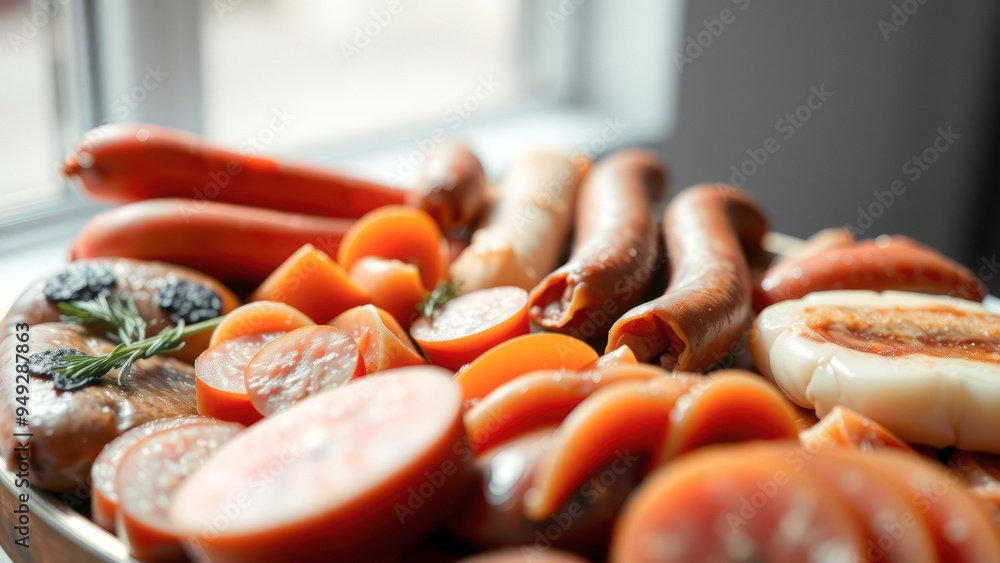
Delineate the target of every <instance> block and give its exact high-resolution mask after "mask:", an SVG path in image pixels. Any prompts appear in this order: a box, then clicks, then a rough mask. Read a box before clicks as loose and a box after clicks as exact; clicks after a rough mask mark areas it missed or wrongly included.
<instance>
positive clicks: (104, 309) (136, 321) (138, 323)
mask: <svg viewBox="0 0 1000 563" xmlns="http://www.w3.org/2000/svg"><path fill="white" fill-rule="evenodd" d="M58 307H59V310H60V311H62V313H63V314H62V315H61V316H60V317H59V319H60V320H61V321H63V322H65V323H75V324H89V323H103V324H109V325H111V326H113V327H115V328H117V329H118V334H117V341H118V342H122V343H124V344H131V343H132V342H135V341H136V340H142V339H144V338H146V327H147V324H146V319H143V318H142V316H141V315H140V314H139V309H138V308H137V307H136V306H135V300H134V299H132V296H126V297H125V299H124V300H120V299H115V300H114V301H108V298H107V297H105V296H104V295H98V296H97V297H96V298H94V299H92V300H90V301H68V302H62V303H59V304H58ZM108 336H109V337H114V336H115V334H113V333H108ZM112 340H115V338H112Z"/></svg>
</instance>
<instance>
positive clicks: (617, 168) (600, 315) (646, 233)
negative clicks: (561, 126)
mask: <svg viewBox="0 0 1000 563" xmlns="http://www.w3.org/2000/svg"><path fill="white" fill-rule="evenodd" d="M665 186H666V172H665V171H664V169H663V166H662V165H661V163H660V161H659V159H658V158H657V157H656V155H655V154H653V153H651V152H649V151H643V150H625V151H620V152H618V153H615V154H613V155H611V156H609V157H607V158H605V159H604V160H602V161H601V162H599V163H598V164H597V165H596V166H595V167H594V170H593V172H592V173H591V174H590V175H589V176H588V177H587V179H586V181H585V182H584V183H583V186H582V187H581V188H580V197H579V200H578V201H577V207H576V223H577V242H576V244H575V247H574V249H573V254H572V256H571V257H570V259H569V262H567V263H566V264H565V265H563V266H562V267H560V268H559V269H558V270H556V271H555V272H553V273H552V274H550V275H548V276H547V277H546V278H545V279H544V280H542V282H541V283H539V284H538V285H537V286H535V288H534V290H532V292H531V299H530V314H531V320H532V321H533V322H534V323H535V324H537V325H539V326H541V327H544V328H546V329H548V330H554V331H558V332H564V333H567V334H573V335H581V334H582V335H583V336H584V337H586V336H588V335H587V334H583V333H584V331H585V330H588V329H589V330H590V332H591V334H593V333H597V332H601V333H603V332H606V331H607V330H608V329H609V328H610V326H611V324H612V323H613V322H614V320H615V318H617V317H618V315H620V314H621V313H622V312H624V311H627V310H628V309H630V308H632V307H633V306H635V305H637V304H638V302H639V300H641V299H642V297H643V295H645V293H646V290H647V289H648V288H649V284H650V281H651V279H652V272H653V270H654V269H656V268H657V267H658V266H659V263H658V261H657V258H658V256H657V240H656V239H657V232H656V230H657V222H656V219H655V217H654V216H653V212H652V207H653V204H654V202H655V199H657V198H658V197H660V196H661V195H662V194H663V192H664V191H665V189H666V188H665ZM588 323H593V324H595V325H596V326H593V327H587V326H586V325H587V324H588Z"/></svg>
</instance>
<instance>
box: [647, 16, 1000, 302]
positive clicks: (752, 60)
mask: <svg viewBox="0 0 1000 563" xmlns="http://www.w3.org/2000/svg"><path fill="white" fill-rule="evenodd" d="M893 4H895V5H897V6H899V7H900V8H902V7H903V4H904V2H902V1H900V0H896V1H895V2H885V1H876V2H829V1H827V2H820V1H803V2H778V1H765V0H750V3H749V5H748V6H747V7H746V9H745V10H743V11H740V9H739V7H740V5H739V4H736V3H735V2H731V1H730V0H717V1H711V2H688V3H687V13H686V17H685V19H686V22H685V31H684V35H685V43H686V39H687V37H693V38H696V34H697V33H698V32H700V31H702V30H705V26H704V24H703V23H702V22H703V20H710V19H716V18H718V17H719V14H720V11H721V10H722V9H724V8H729V9H732V10H733V12H734V14H735V21H734V22H733V23H731V24H728V25H726V26H725V28H724V29H723V31H722V33H721V34H719V36H718V37H716V38H714V39H713V41H712V43H711V45H709V46H708V47H707V48H704V50H703V52H702V53H701V54H700V55H699V56H698V57H697V58H694V60H693V61H692V62H691V63H690V64H685V65H684V66H683V71H682V74H681V95H680V104H679V115H678V126H677V129H676V131H675V133H674V134H673V135H672V137H671V138H670V139H669V140H668V141H667V142H666V143H664V144H663V145H662V146H660V147H658V149H659V150H660V151H661V153H662V154H663V156H664V158H666V159H667V161H668V162H669V163H670V165H671V167H672V169H673V172H674V180H675V184H674V187H675V190H676V189H678V188H679V187H683V186H686V185H689V184H692V183H696V182H700V181H706V180H719V179H722V180H726V181H729V179H730V177H731V175H732V171H731V169H730V166H731V165H737V166H739V165H740V163H741V162H743V161H744V160H746V159H748V158H749V157H748V155H747V153H746V151H747V150H748V149H759V148H760V147H761V146H763V143H764V141H765V140H766V139H767V138H769V137H773V138H775V140H776V141H777V143H778V145H779V146H780V148H779V150H778V151H777V152H776V153H774V154H770V155H768V160H767V162H766V163H765V164H764V165H763V166H761V167H759V170H757V172H756V173H755V174H754V175H753V176H752V177H750V178H749V179H748V180H747V182H746V183H745V187H747V188H748V189H750V190H751V191H753V192H754V193H756V194H757V195H758V196H759V198H760V199H761V200H762V202H763V203H764V205H765V206H766V207H767V209H768V210H769V211H770V212H771V215H772V219H773V223H774V228H775V229H777V230H780V231H783V232H786V233H789V234H793V235H797V236H807V235H809V234H810V233H812V232H814V231H816V230H817V229H818V228H821V227H826V226H842V225H844V224H845V223H851V224H855V225H857V223H858V216H859V212H858V207H869V206H871V205H872V203H873V202H876V201H877V200H876V198H875V196H874V195H873V192H874V191H876V190H878V191H885V190H888V189H889V186H890V183H891V182H892V181H893V180H895V179H902V180H903V181H904V183H905V185H906V186H907V191H906V193H905V194H903V195H902V196H899V197H896V198H895V202H893V204H892V205H890V206H888V209H886V211H885V212H884V214H883V215H882V216H881V217H880V218H878V219H877V220H875V221H874V224H873V225H872V226H871V227H869V228H868V229H867V230H866V232H865V236H875V235H877V234H881V233H905V234H908V235H910V236H912V237H914V238H916V239H918V240H920V241H922V242H925V243H927V244H930V245H932V246H934V247H936V248H939V249H941V250H942V251H943V252H946V253H947V254H949V255H951V256H953V257H955V258H957V259H959V260H960V261H962V262H964V263H966V265H968V266H970V267H972V268H973V270H978V269H979V268H980V267H982V266H983V265H984V264H985V263H988V262H990V260H991V259H995V258H996V255H997V254H1000V237H998V236H997V234H998V231H997V229H996V228H995V227H992V231H991V232H990V233H987V231H988V230H989V229H990V223H987V222H984V221H982V219H981V218H982V217H985V216H986V214H987V213H991V214H992V215H993V216H997V215H998V212H1000V209H997V208H996V206H997V201H996V200H995V199H994V200H993V201H989V198H990V197H993V198H995V197H996V196H995V194H996V191H997V190H996V188H995V184H994V182H993V180H994V179H993V178H990V177H988V176H987V175H986V174H987V172H988V171H992V172H995V171H996V168H995V166H992V170H990V169H989V168H988V166H991V165H992V164H993V163H994V162H995V157H996V156H997V152H996V149H995V147H993V146H992V145H991V143H992V142H993V141H994V139H993V138H994V137H995V133H996V128H995V123H996V121H997V120H996V117H995V116H996V111H995V108H994V105H995V100H996V99H997V96H996V88H995V87H994V86H995V78H996V75H997V73H996V69H997V67H998V64H997V63H998V61H997V57H996V52H997V40H996V39H995V35H996V25H995V24H996V23H997V21H998V15H1000V3H996V2H985V1H984V2H973V1H960V2H946V1H944V0H926V2H925V3H924V4H923V5H920V4H919V3H918V2H916V0H911V2H910V3H909V4H908V5H907V6H906V8H908V9H912V7H913V6H919V8H918V9H917V10H916V12H915V13H913V14H912V15H910V16H909V17H908V20H907V21H906V22H905V23H904V24H903V25H902V26H901V27H900V28H899V30H898V31H891V32H889V36H888V40H885V39H884V38H883V34H882V32H881V31H880V29H879V26H878V20H879V19H883V20H885V21H890V17H891V15H892V10H893V8H892V7H893ZM897 21H899V18H898V17H897ZM890 23H891V21H890ZM703 38H704V37H703ZM820 85H825V86H826V89H827V90H829V91H832V92H833V96H832V97H831V98H830V99H829V100H828V101H827V102H826V103H825V104H824V105H823V106H822V107H821V108H820V109H819V110H817V111H815V112H813V115H812V117H811V118H810V119H809V120H808V121H807V122H805V123H803V125H802V127H801V128H800V129H798V130H796V132H795V134H794V136H792V137H791V138H790V139H789V140H784V139H783V138H782V134H781V133H779V132H777V131H776V130H775V123H776V121H777V120H778V119H780V118H781V117H782V116H784V115H785V114H786V113H789V112H794V111H795V109H796V108H797V107H798V106H800V105H801V104H803V103H805V102H806V100H807V98H808V96H809V93H810V87H811V86H817V87H819V86H820ZM948 126H951V128H952V131H954V132H955V133H958V134H960V135H961V137H960V138H959V139H957V140H956V141H955V143H954V144H953V145H952V146H951V147H950V148H949V150H948V151H947V152H944V153H941V154H940V158H939V159H938V160H937V162H936V163H934V164H933V165H932V166H930V168H929V170H927V171H926V172H925V173H923V175H922V176H921V177H920V178H919V180H917V181H915V182H911V181H910V177H908V176H907V175H906V174H904V172H903V170H902V166H903V164H904V163H905V162H906V161H907V160H908V159H910V158H911V157H912V156H913V155H914V154H919V153H921V152H922V151H923V150H924V149H925V148H927V147H929V146H931V144H932V142H933V141H934V138H935V137H936V135H937V133H936V130H937V129H938V127H945V128H947V127H948ZM876 210H877V206H876ZM988 234H990V235H991V236H992V237H993V238H988V237H987V235H988ZM984 259H985V260H986V262H983V260H984ZM985 271H986V273H988V274H992V279H990V280H988V281H989V282H990V285H991V287H992V292H993V293H994V294H997V293H998V292H1000V284H998V282H1000V272H995V273H994V272H992V271H991V270H989V269H987V270H985Z"/></svg>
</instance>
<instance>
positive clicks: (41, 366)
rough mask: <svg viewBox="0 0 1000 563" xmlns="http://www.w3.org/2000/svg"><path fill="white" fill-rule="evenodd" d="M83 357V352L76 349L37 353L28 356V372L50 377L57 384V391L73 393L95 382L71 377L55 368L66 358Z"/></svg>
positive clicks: (59, 349)
mask: <svg viewBox="0 0 1000 563" xmlns="http://www.w3.org/2000/svg"><path fill="white" fill-rule="evenodd" d="M83 355H84V353H83V352H81V351H79V350H77V349H75V348H52V349H49V350H42V351H41V352H35V353H34V354H31V355H30V356H28V371H29V372H31V373H33V374H35V375H37V376H40V377H48V378H49V379H51V380H52V381H53V383H55V387H56V389H58V390H60V391H72V390H74V389H78V388H80V387H83V386H84V385H87V384H88V383H93V380H92V379H87V378H84V377H69V376H66V375H65V374H62V373H59V372H58V371H56V370H55V368H56V367H57V366H58V365H59V364H60V363H61V360H62V359H63V358H64V357H66V356H83Z"/></svg>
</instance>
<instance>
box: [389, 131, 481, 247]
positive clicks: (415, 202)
mask: <svg viewBox="0 0 1000 563" xmlns="http://www.w3.org/2000/svg"><path fill="white" fill-rule="evenodd" d="M406 203H407V204H408V205H411V206H413V207H416V208H417V209H421V210H423V211H426V212H427V214H428V215H430V216H431V217H432V218H434V221H435V222H437V224H438V226H440V227H441V230H442V231H444V232H446V233H447V232H448V231H451V230H454V229H456V228H462V227H471V226H473V225H475V224H476V221H478V220H479V217H480V216H481V215H482V214H483V211H484V210H485V209H486V207H487V205H488V203H489V201H488V199H487V197H486V174H485V173H484V172H483V166H482V164H480V163H479V159H478V158H476V155H474V154H472V152H471V151H470V150H469V149H468V148H466V147H464V146H462V145H460V144H457V143H445V144H443V145H439V146H438V147H436V148H435V149H434V151H433V152H431V153H430V154H429V155H428V156H427V162H426V163H425V164H424V171H423V175H422V176H421V177H420V180H419V181H418V182H417V185H416V186H414V187H413V188H412V189H410V190H408V191H407V192H406Z"/></svg>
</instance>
